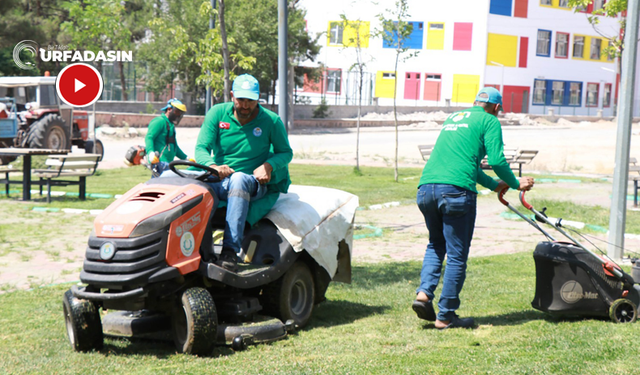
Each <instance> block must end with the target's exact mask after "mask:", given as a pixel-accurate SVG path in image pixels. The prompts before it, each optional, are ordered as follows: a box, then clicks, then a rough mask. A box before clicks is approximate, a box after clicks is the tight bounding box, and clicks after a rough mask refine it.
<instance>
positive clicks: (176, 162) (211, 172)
mask: <svg viewBox="0 0 640 375" xmlns="http://www.w3.org/2000/svg"><path fill="white" fill-rule="evenodd" d="M177 165H187V166H189V167H195V168H198V169H202V170H203V171H204V173H203V174H201V175H199V176H197V177H195V179H196V180H198V181H207V180H208V179H209V178H210V177H211V176H215V177H217V178H218V180H220V179H221V178H220V175H219V174H218V171H217V170H216V169H214V168H211V167H207V166H206V165H202V164H198V163H195V162H192V161H187V160H174V161H172V162H171V163H169V169H171V171H172V172H173V173H175V174H177V175H178V176H180V177H182V178H194V177H193V176H192V175H187V174H184V173H182V172H180V170H179V169H176V166H177ZM209 182H215V181H209Z"/></svg>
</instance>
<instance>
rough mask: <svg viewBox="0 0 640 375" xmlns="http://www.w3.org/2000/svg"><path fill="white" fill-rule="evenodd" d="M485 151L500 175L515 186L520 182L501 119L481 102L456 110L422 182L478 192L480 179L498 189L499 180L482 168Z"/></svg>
mask: <svg viewBox="0 0 640 375" xmlns="http://www.w3.org/2000/svg"><path fill="white" fill-rule="evenodd" d="M485 155H487V159H488V162H489V165H490V166H491V167H492V169H493V170H494V171H495V172H496V174H497V175H498V177H499V178H500V179H502V180H503V181H504V182H506V183H507V185H509V186H510V187H511V188H513V189H517V188H518V187H519V186H520V183H519V182H518V179H517V178H516V176H515V175H514V174H513V172H512V171H511V168H509V164H508V163H507V160H506V159H505V157H504V143H503V140H502V128H501V127H500V121H498V119H497V118H496V117H495V116H493V115H490V114H488V113H486V112H485V111H484V109H483V108H482V107H479V106H476V107H472V108H469V109H465V110H463V111H460V112H455V113H452V114H451V115H449V117H448V118H447V120H445V122H444V124H443V125H442V130H441V132H440V135H439V136H438V140H437V141H436V145H435V146H434V148H433V152H432V153H431V156H430V157H429V161H428V162H427V164H426V165H425V166H424V169H423V171H422V177H421V178H420V182H419V184H418V186H420V185H424V184H449V185H455V186H458V187H461V188H463V189H467V190H470V191H473V192H477V190H476V183H478V184H480V185H482V186H484V187H486V188H488V189H491V190H494V189H495V188H497V187H498V182H497V181H495V180H494V179H493V178H491V177H489V176H487V175H486V174H485V173H484V172H483V171H482V169H481V168H480V162H481V160H482V158H483V157H484V156H485Z"/></svg>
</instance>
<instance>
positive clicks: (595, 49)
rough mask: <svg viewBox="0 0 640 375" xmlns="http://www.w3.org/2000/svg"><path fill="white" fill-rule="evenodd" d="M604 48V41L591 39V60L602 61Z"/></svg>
mask: <svg viewBox="0 0 640 375" xmlns="http://www.w3.org/2000/svg"><path fill="white" fill-rule="evenodd" d="M601 48H602V39H598V38H591V56H589V58H590V59H591V60H600V49H601Z"/></svg>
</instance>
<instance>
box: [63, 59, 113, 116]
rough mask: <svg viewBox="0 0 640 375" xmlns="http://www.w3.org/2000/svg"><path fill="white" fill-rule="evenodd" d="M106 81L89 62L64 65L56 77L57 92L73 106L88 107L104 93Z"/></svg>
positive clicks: (64, 100)
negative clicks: (104, 81)
mask: <svg viewBox="0 0 640 375" xmlns="http://www.w3.org/2000/svg"><path fill="white" fill-rule="evenodd" d="M103 87H104V83H103V81H102V76H101V75H100V72H98V69H96V68H94V67H93V66H91V65H88V64H82V63H78V64H71V65H68V66H66V67H64V68H63V69H62V70H61V71H60V73H58V77H57V78H56V92H57V93H58V96H59V97H60V99H62V101H63V102H65V103H67V104H69V105H70V106H73V107H86V106H88V105H91V104H93V103H95V102H96V101H97V100H98V99H99V98H100V95H102V88H103Z"/></svg>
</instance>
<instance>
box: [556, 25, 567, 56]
mask: <svg viewBox="0 0 640 375" xmlns="http://www.w3.org/2000/svg"><path fill="white" fill-rule="evenodd" d="M568 47H569V34H565V33H560V32H558V33H556V57H558V58H563V59H566V58H567V56H568V53H569V48H568Z"/></svg>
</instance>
